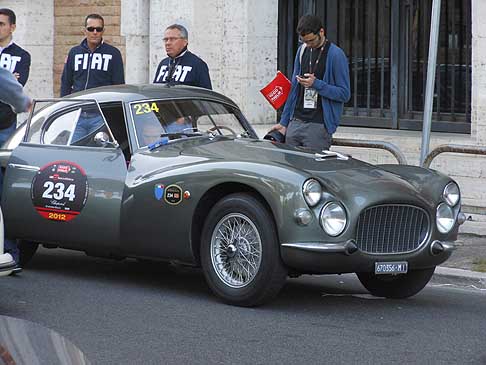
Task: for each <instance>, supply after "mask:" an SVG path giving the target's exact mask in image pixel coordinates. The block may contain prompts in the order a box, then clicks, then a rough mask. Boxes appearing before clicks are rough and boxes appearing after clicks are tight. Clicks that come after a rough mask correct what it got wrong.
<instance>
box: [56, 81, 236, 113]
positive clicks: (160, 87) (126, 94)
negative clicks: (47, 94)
mask: <svg viewBox="0 0 486 365" xmlns="http://www.w3.org/2000/svg"><path fill="white" fill-rule="evenodd" d="M64 98H76V99H95V100H97V101H98V102H99V103H105V102H115V101H122V102H132V101H137V100H146V99H182V98H184V99H187V98H189V99H211V100H215V101H219V102H223V103H226V104H230V105H232V106H233V107H235V108H237V109H239V108H238V106H237V105H236V104H235V103H234V102H233V101H232V100H231V99H230V98H228V97H226V96H224V95H222V94H219V93H217V92H215V91H212V90H208V89H204V88H200V87H194V86H184V85H172V86H169V85H167V84H140V85H110V86H102V87H97V88H93V89H88V90H84V91H80V92H77V93H74V94H71V95H67V96H65V97H64Z"/></svg>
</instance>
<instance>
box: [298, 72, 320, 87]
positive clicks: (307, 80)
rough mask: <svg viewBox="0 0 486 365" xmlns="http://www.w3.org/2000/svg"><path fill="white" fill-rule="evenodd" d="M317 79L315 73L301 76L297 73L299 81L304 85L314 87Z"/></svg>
mask: <svg viewBox="0 0 486 365" xmlns="http://www.w3.org/2000/svg"><path fill="white" fill-rule="evenodd" d="M315 79H316V77H315V76H314V74H304V77H300V76H299V75H297V81H298V82H299V84H301V85H302V86H303V87H312V85H313V84H314V81H315Z"/></svg>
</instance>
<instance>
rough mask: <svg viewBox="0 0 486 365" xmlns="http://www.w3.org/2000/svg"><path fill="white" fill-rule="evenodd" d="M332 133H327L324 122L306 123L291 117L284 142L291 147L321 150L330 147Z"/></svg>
mask: <svg viewBox="0 0 486 365" xmlns="http://www.w3.org/2000/svg"><path fill="white" fill-rule="evenodd" d="M331 140H332V135H331V134H329V133H327V129H326V127H325V126H324V123H306V122H303V121H302V120H300V119H297V118H292V119H291V120H290V123H289V125H288V127H287V133H286V134H285V143H286V144H288V145H290V146H293V147H304V148H307V149H310V150H315V151H322V150H328V149H329V148H330V147H331Z"/></svg>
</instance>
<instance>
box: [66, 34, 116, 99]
mask: <svg viewBox="0 0 486 365" xmlns="http://www.w3.org/2000/svg"><path fill="white" fill-rule="evenodd" d="M124 83H125V75H124V73H123V59H122V56H121V53H120V51H119V50H118V48H116V47H113V46H111V45H109V44H107V43H105V42H103V41H102V42H101V43H100V44H99V45H98V47H97V48H96V49H95V50H94V51H93V52H91V50H90V49H89V47H88V42H87V40H86V39H84V40H83V41H82V42H81V44H80V45H78V46H76V47H73V48H71V50H70V51H69V54H68V57H67V59H66V63H65V64H64V70H63V72H62V77H61V96H65V95H69V94H71V93H74V92H77V91H81V90H86V89H91V88H94V87H98V86H106V85H118V84H124Z"/></svg>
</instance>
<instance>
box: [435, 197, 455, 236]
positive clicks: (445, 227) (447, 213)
mask: <svg viewBox="0 0 486 365" xmlns="http://www.w3.org/2000/svg"><path fill="white" fill-rule="evenodd" d="M436 220H437V229H438V230H439V232H440V233H449V232H450V230H451V229H452V227H454V223H455V219H454V212H453V211H452V208H451V207H450V206H449V205H447V204H446V203H441V204H439V206H438V207H437V213H436Z"/></svg>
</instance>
